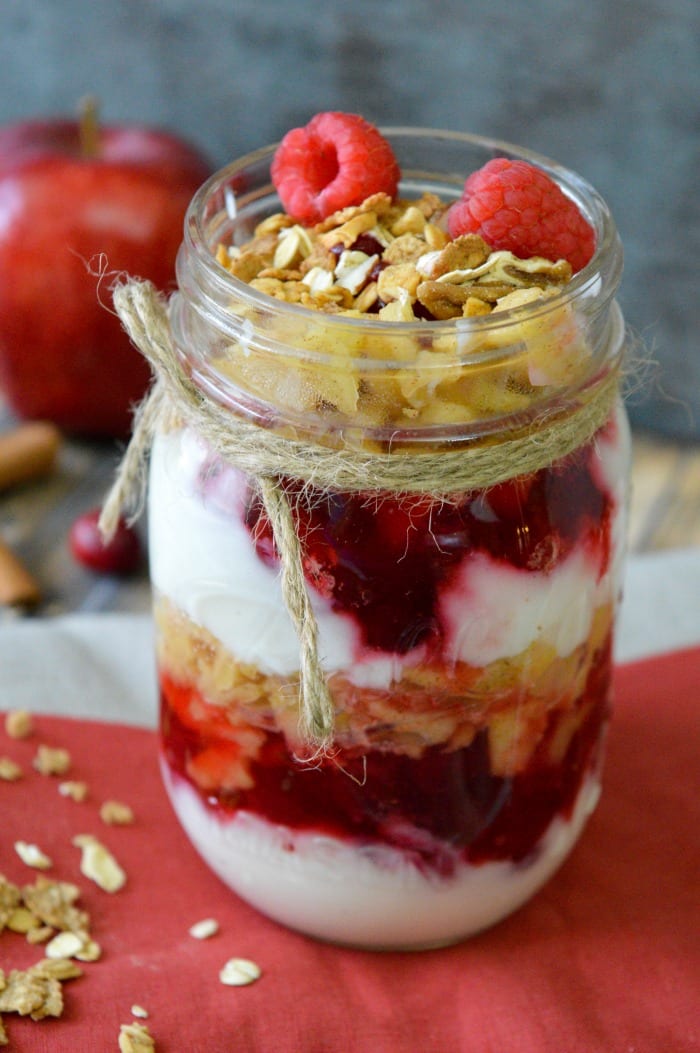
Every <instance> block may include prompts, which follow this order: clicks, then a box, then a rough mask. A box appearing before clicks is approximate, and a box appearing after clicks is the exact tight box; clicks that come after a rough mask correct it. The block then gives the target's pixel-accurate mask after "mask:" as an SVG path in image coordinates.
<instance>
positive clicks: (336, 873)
mask: <svg viewBox="0 0 700 1053" xmlns="http://www.w3.org/2000/svg"><path fill="white" fill-rule="evenodd" d="M466 175H467V173H465V176H466ZM400 178H401V172H400V171H399V167H398V163H397V161H396V159H395V157H394V154H393V152H392V149H391V146H390V145H389V144H388V143H387V142H386V140H385V139H384V138H383V136H381V135H380V134H379V132H378V131H377V130H376V129H374V128H373V127H372V126H371V125H369V124H367V122H365V121H363V120H361V119H360V118H357V117H354V116H350V115H347V114H320V115H318V116H317V117H316V118H314V120H313V121H312V122H311V124H310V125H309V126H307V128H304V129H295V130H294V131H293V132H290V133H289V135H288V136H286V137H285V138H284V139H283V140H282V143H281V144H280V146H279V147H278V148H277V151H276V153H275V154H274V157H273V161H272V179H273V181H274V185H275V187H276V190H277V193H278V195H279V202H278V205H279V208H278V210H277V211H275V212H274V213H272V214H270V215H266V216H265V217H264V218H262V219H261V220H260V221H259V222H258V223H257V224H256V226H255V229H254V230H252V231H248V232H246V234H245V237H242V236H239V238H238V240H235V239H234V238H231V239H230V240H229V241H227V242H225V243H224V242H221V243H218V244H217V246H216V247H215V249H214V248H213V249H212V254H213V258H212V267H214V268H218V270H219V271H220V273H221V275H222V276H223V278H224V279H225V280H226V281H229V280H230V284H231V288H232V289H234V290H235V289H238V290H240V289H241V288H243V286H245V288H246V290H248V291H249V293H250V295H248V293H247V292H246V294H245V295H242V296H240V297H237V296H232V298H231V301H230V310H231V312H233V313H234V314H235V315H236V316H237V319H238V321H239V322H240V331H241V333H245V334H248V335H247V336H246V338H245V339H244V338H243V337H241V338H240V339H238V340H233V341H230V342H227V343H226V344H225V346H221V347H219V348H218V352H217V370H218V371H219V372H220V374H221V376H222V377H224V378H225V379H226V381H227V383H230V384H232V385H234V386H235V387H236V388H237V389H238V390H240V391H243V392H245V393H246V396H247V397H249V398H250V399H251V401H252V402H255V404H256V405H264V406H267V407H270V406H272V407H274V411H275V412H274V413H272V414H270V415H268V417H267V418H266V420H265V421H264V423H263V426H264V427H272V428H274V429H277V430H278V431H279V433H280V434H282V435H291V436H298V435H299V434H300V430H301V429H302V428H303V425H300V423H299V421H300V420H302V421H303V420H304V418H305V417H306V419H308V422H309V430H310V432H312V433H313V436H312V437H313V441H314V442H319V443H322V444H323V443H327V444H328V445H329V446H331V447H337V448H345V447H348V446H349V447H352V448H353V449H355V450H356V452H360V453H361V452H362V451H363V450H364V451H366V453H367V456H368V458H371V457H372V455H373V454H376V453H386V452H391V453H395V454H396V455H398V456H401V457H403V458H405V459H409V458H410V457H411V456H417V455H419V454H421V453H425V451H426V449H428V448H429V449H430V451H431V452H436V451H437V452H439V451H440V449H450V450H454V449H455V448H459V447H460V443H462V444H463V445H464V447H465V449H466V448H467V447H469V446H470V445H473V444H474V442H475V441H476V442H477V443H480V444H481V445H487V446H488V445H490V446H492V447H493V448H494V449H497V448H498V440H499V437H502V435H503V433H504V426H503V425H502V423H499V427H500V428H501V430H500V432H499V433H496V434H494V433H493V429H492V431H491V432H489V430H488V429H486V431H484V430H483V429H482V431H481V433H479V428H478V427H477V425H479V424H480V422H483V421H485V420H486V421H488V420H491V421H497V422H503V421H506V422H513V425H512V426H513V429H514V430H513V434H514V435H515V436H516V437H517V436H524V435H525V434H527V436H528V437H529V438H530V439H531V438H532V436H533V435H536V431H537V427H538V424H537V421H539V420H540V419H541V408H542V407H543V406H550V407H551V406H552V405H553V404H554V403H556V401H557V397H558V396H559V395H561V394H562V393H564V394H565V395H566V397H564V396H562V399H561V404H562V405H566V406H568V407H569V408H568V410H567V412H569V413H574V412H584V413H585V412H586V411H587V401H586V400H587V399H588V398H589V396H590V392H595V391H596V384H597V381H595V378H594V380H593V381H592V380H591V377H592V376H593V373H592V368H593V367H592V362H593V361H594V357H595V356H594V354H593V351H592V348H591V346H590V338H589V337H590V334H589V327H587V326H586V324H585V323H584V322H582V320H581V311H580V305H578V304H577V303H576V302H575V297H571V296H567V291H568V290H569V289H570V288H571V287H572V285H573V284H574V283H575V281H576V277H577V276H578V275H580V274H582V273H585V268H586V267H587V266H588V264H589V261H590V260H591V259H592V257H594V254H595V252H596V233H595V230H594V228H593V226H592V224H591V223H590V222H589V220H588V219H587V218H586V216H585V215H584V214H583V213H582V211H581V210H580V209H579V207H578V206H577V205H576V204H574V202H573V201H572V200H571V198H570V197H569V196H567V195H566V194H564V193H563V192H562V191H561V189H560V188H559V187H558V185H557V183H556V182H555V181H554V180H553V178H552V176H551V175H550V174H548V173H547V172H545V171H544V170H542V169H540V168H538V167H537V166H536V165H533V164H531V163H530V162H528V161H518V160H508V159H506V158H497V159H495V160H493V161H490V162H488V163H487V164H486V165H485V166H484V167H482V168H480V169H479V170H478V171H476V172H474V173H473V174H472V175H471V176H469V178H468V179H467V181H466V184H465V187H464V191H463V193H462V195H461V197H459V198H458V199H457V200H451V201H450V200H444V199H443V198H441V196H440V195H438V194H436V193H435V192H433V190H431V189H428V190H425V191H423V192H422V193H417V194H415V195H414V196H410V197H407V196H404V195H403V194H402V193H401V192H400ZM276 306H282V307H283V308H284V309H286V307H290V308H291V311H290V312H289V315H288V316H286V317H285V314H284V311H283V312H282V314H278V313H276V311H275V309H272V308H273V307H276ZM501 319H502V320H503V321H502V323H501ZM368 325H371V326H372V338H371V340H372V343H371V347H369V346H368V344H367V340H368V337H367V326H368ZM285 326H286V327H287V328H286V329H285ZM261 330H263V331H264V332H265V335H266V339H267V341H268V343H269V340H270V339H273V340H274V339H278V340H281V341H284V340H285V333H287V332H288V333H290V334H291V333H292V332H293V333H294V336H293V339H292V338H290V340H289V342H290V343H292V344H294V346H295V347H296V349H297V352H298V354H297V358H296V359H295V358H294V357H293V356H292V360H291V364H290V360H289V359H287V360H285V361H281V362H280V361H277V360H276V359H275V356H274V355H272V354H265V353H256V350H255V347H256V345H255V339H254V334H255V333H256V332H258V331H261ZM251 334H252V335H251ZM455 334H457V335H456V336H455ZM618 335H619V334H618ZM455 341H457V342H458V344H459V346H458V347H457V349H456V348H455ZM266 346H267V345H266ZM514 348H515V350H513V349H514ZM456 350H457V352H458V353H457V354H456V353H455V352H456ZM307 352H308V353H307ZM367 358H369V359H371V363H372V367H373V368H372V369H366V368H364V366H363V361H364V360H365V359H367ZM382 360H385V361H386V364H387V368H386V369H383V368H376V366H377V363H379V365H380V366H381V363H382ZM319 363H320V364H319ZM423 367H425V368H423ZM596 368H597V369H598V370H599V372H601V375H602V374H603V373H604V372H605V369H604V368H601V367H600V365H599V366H597V367H596ZM584 381H585V382H584ZM572 391H575V392H577V395H576V398H577V399H578V402H577V403H576V406H575V407H574V409H571V402H572V400H571V397H570V393H571V392H572ZM582 392H588V394H582ZM567 399H568V401H567ZM611 407H612V408H611V409H610V411H609V412H606V414H605V416H604V418H603V421H602V423H601V424H600V425H599V426H596V427H595V428H594V430H593V432H592V433H591V434H590V435H588V436H586V438H585V441H583V442H581V443H580V444H579V445H577V446H575V448H573V449H571V450H569V451H568V452H566V453H565V454H564V455H562V456H559V457H557V458H556V459H555V460H554V461H552V463H546V464H544V465H542V466H539V467H536V468H528V469H527V470H525V471H521V470H518V469H517V467H516V468H515V469H514V474H508V472H507V471H506V472H505V473H503V472H502V473H501V474H502V475H504V478H502V479H500V481H497V482H494V483H490V484H489V485H485V486H481V485H479V486H476V487H471V488H467V489H463V490H461V491H460V492H458V493H447V494H445V493H433V492H424V491H422V490H412V489H411V488H410V487H407V488H406V490H404V491H401V492H399V491H391V492H388V491H382V490H379V491H377V490H376V489H368V490H367V491H361V490H357V491H352V492H350V491H344V490H343V489H342V488H341V489H337V488H331V489H329V488H328V487H323V488H321V487H318V486H315V485H314V484H313V482H311V483H310V482H309V481H308V480H302V479H297V478H295V477H293V476H291V475H290V476H288V477H285V478H282V479H281V480H280V485H281V487H282V489H283V492H284V494H285V497H286V499H287V500H288V502H289V507H290V508H291V510H292V514H293V519H294V526H295V531H296V534H297V536H298V538H299V542H300V546H301V554H302V565H303V572H304V579H305V586H306V589H307V592H308V595H309V597H310V600H311V604H312V608H313V611H314V614H315V617H316V622H317V626H318V641H319V654H320V658H321V662H322V666H323V670H324V675H325V676H326V678H327V683H328V687H329V690H330V694H331V697H332V701H333V709H334V731H333V741H332V744H331V745H330V747H329V746H328V744H326V746H325V748H324V749H318V748H316V747H315V746H314V744H313V743H312V742H309V741H308V740H307V739H306V738H305V736H304V734H303V733H302V730H301V725H300V718H299V677H300V670H299V662H300V659H299V640H298V638H297V635H296V632H295V629H294V627H293V624H292V621H291V620H290V617H289V614H288V613H287V610H286V608H285V603H284V599H283V595H282V588H281V584H280V553H279V551H278V547H277V545H276V543H275V538H274V536H273V532H272V528H271V525H270V521H269V517H268V515H267V512H266V509H265V506H264V503H263V500H262V498H261V494H260V488H259V486H258V485H257V484H256V480H255V479H254V478H252V477H251V476H249V475H246V474H244V473H243V472H242V471H240V470H239V469H238V468H236V467H234V466H233V465H232V464H231V463H229V462H228V461H226V460H225V459H224V458H222V456H221V455H220V454H219V453H218V452H217V451H216V450H215V449H214V448H212V446H211V444H209V443H207V442H206V441H204V439H203V438H202V437H201V436H200V435H199V434H198V433H197V432H196V431H195V430H194V429H193V428H191V427H187V426H184V425H182V424H181V423H180V422H178V420H177V419H173V420H172V421H171V425H170V427H168V428H167V429H163V430H162V431H161V433H160V434H159V435H158V437H157V439H156V442H155V446H154V449H153V453H152V465H151V483H150V500H149V529H150V552H151V574H152V581H153V586H154V609H155V617H156V626H157V645H158V666H159V678H160V693H161V721H162V757H163V769H164V773H165V779H166V783H167V786H168V790H169V793H170V795H171V798H172V801H173V804H174V807H175V809H176V812H177V814H178V816H179V818H180V820H181V821H182V823H183V825H184V827H185V829H186V830H187V832H188V834H189V836H190V838H191V839H192V841H193V843H194V844H195V845H196V847H197V848H198V849H199V851H200V852H201V854H202V855H203V857H204V858H205V859H206V860H207V861H208V863H209V864H210V865H211V866H212V867H213V868H214V869H215V870H216V871H217V872H218V873H219V874H220V876H221V877H222V878H223V879H224V881H225V882H227V883H228V884H229V885H230V886H231V887H232V888H233V889H235V890H236V891H237V892H238V893H239V894H240V895H241V896H242V897H243V898H245V899H246V900H248V901H249V902H250V903H252V904H253V905H255V906H256V907H258V908H259V909H261V910H262V911H263V912H265V913H267V914H268V915H270V916H272V917H273V918H276V919H278V920H279V921H281V922H283V923H285V924H287V925H289V926H291V927H293V928H297V929H300V930H302V931H304V932H307V933H311V934H313V935H316V936H319V937H321V938H324V939H329V940H333V941H337V942H341V943H348V944H355V945H362V946H369V947H386V948H391V947H402V948H411V947H425V946H434V945H438V944H441V943H447V942H451V941H453V940H455V939H459V938H462V937H464V936H466V935H469V934H471V933H473V932H476V931H478V930H480V929H482V928H484V927H486V926H488V925H490V924H492V923H493V922H495V921H496V920H498V919H499V918H501V917H503V916H504V915H505V914H507V913H509V912H511V911H512V910H514V909H515V908H516V907H517V906H519V905H520V904H521V903H522V902H524V901H525V900H526V899H527V898H529V896H530V895H531V894H532V893H533V892H534V891H535V890H536V889H537V888H539V887H540V886H541V885H542V884H543V882H544V881H545V880H546V879H547V878H548V877H549V876H550V875H551V874H552V873H553V872H554V870H555V869H556V868H557V867H558V866H559V864H560V863H561V862H562V860H563V859H564V858H565V856H566V855H567V853H568V852H569V850H570V849H571V847H572V846H573V844H574V843H575V841H576V839H577V838H578V835H579V833H580V831H581V829H582V827H583V825H584V823H585V821H586V819H587V817H588V816H589V814H590V813H591V811H592V810H593V808H594V806H595V803H596V801H597V797H598V793H599V783H600V764H601V755H602V748H603V747H602V744H603V739H604V731H605V727H606V723H607V720H608V716H609V704H610V697H609V696H610V674H611V662H612V633H613V623H614V617H615V609H616V604H617V601H618V592H619V577H620V573H619V572H620V557H621V550H622V545H623V535H624V511H625V497H626V493H625V486H626V474H627V464H626V460H627V455H628V437H627V430H626V423H625V418H624V414H623V412H622V411H621V409H620V408H619V406H618V405H617V404H616V403H615V402H614V401H613V402H612V403H611ZM564 416H566V414H564ZM319 420H320V421H321V422H323V421H326V422H327V426H326V427H322V428H320V429H319V428H315V426H314V422H316V421H319ZM290 421H292V423H290ZM523 421H525V422H526V424H523ZM470 429H471V430H470ZM518 429H519V430H518ZM506 434H507V429H506ZM428 435H429V436H430V440H428V438H427V436H428ZM435 435H438V436H440V435H442V445H441V443H440V440H439V438H438V440H436V439H435ZM474 435H477V439H476V440H475V439H474V437H473V436H474ZM460 436H461V438H460ZM407 463H409V464H410V461H408V460H407Z"/></svg>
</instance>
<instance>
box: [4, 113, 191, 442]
mask: <svg viewBox="0 0 700 1053" xmlns="http://www.w3.org/2000/svg"><path fill="white" fill-rule="evenodd" d="M210 173H211V166H210V165H209V163H208V162H207V161H206V160H205V158H204V157H203V156H202V154H200V153H199V151H198V150H196V149H195V148H194V147H192V146H190V145H189V144H187V143H186V142H184V141H183V140H182V139H180V138H179V137H177V136H174V135H171V134H168V133H167V132H165V131H162V130H160V129H155V128H146V127H143V126H139V125H123V126H116V125H115V126H105V127H102V128H98V127H97V125H96V121H95V120H94V115H93V113H92V111H88V114H87V116H86V117H85V118H84V120H83V121H82V122H81V121H77V120H63V119H53V120H45V121H28V122H23V123H20V124H16V125H12V126H8V127H6V128H4V129H0V393H1V394H2V395H4V397H5V400H6V401H7V403H8V405H9V406H10V408H11V409H12V410H13V411H14V412H15V413H16V414H17V415H18V416H20V417H24V418H41V419H44V420H50V421H52V422H53V423H54V424H56V425H58V426H59V427H60V428H62V429H63V430H64V431H65V432H67V433H68V434H72V435H81V436H89V437H120V438H121V437H125V436H126V435H128V433H129V430H130V427H131V414H132V409H133V406H134V404H135V403H136V402H138V400H139V399H140V397H141V396H142V395H143V393H144V392H145V390H146V387H147V386H148V382H149V378H150V371H149V368H148V366H147V364H146V362H145V360H144V359H143V358H142V356H141V354H140V353H139V352H138V351H137V350H136V349H135V348H134V347H133V346H131V344H130V342H129V339H128V337H127V336H126V334H125V333H124V331H123V329H122V326H121V323H120V321H119V319H118V318H117V317H116V316H115V314H114V310H113V307H112V298H111V292H110V286H111V285H112V282H113V281H114V279H115V278H116V276H117V274H120V273H127V274H129V275H131V276H134V277H139V278H147V279H150V280H151V281H152V282H153V283H154V284H155V285H156V286H157V287H158V288H160V289H161V290H163V291H168V290H169V289H172V288H173V287H174V284H175V283H174V276H175V257H176V254H177V250H178V247H179V245H180V242H181V241H182V232H183V219H184V216H185V211H186V209H187V206H188V204H189V202H190V200H191V198H192V195H193V193H194V192H195V190H196V189H197V188H198V187H199V186H200V185H201V184H202V182H204V180H205V179H206V178H207V176H208V175H209V174H210Z"/></svg>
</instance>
